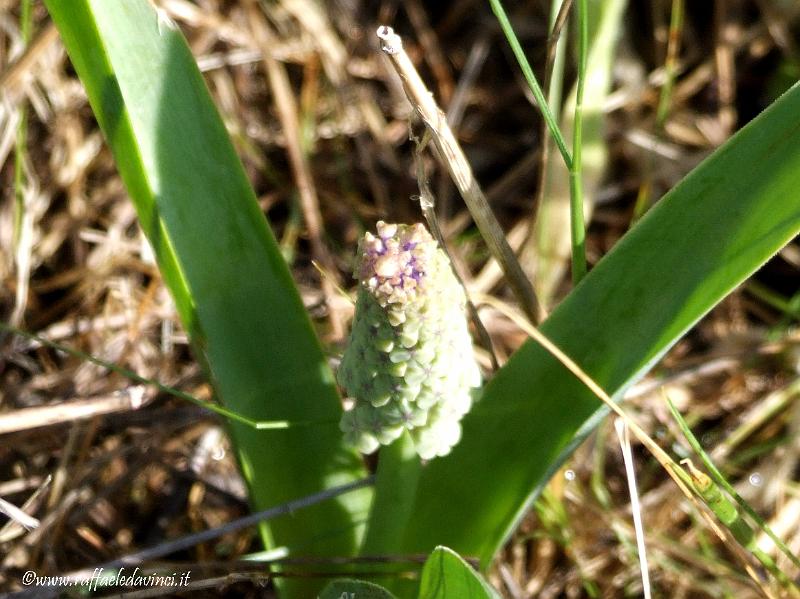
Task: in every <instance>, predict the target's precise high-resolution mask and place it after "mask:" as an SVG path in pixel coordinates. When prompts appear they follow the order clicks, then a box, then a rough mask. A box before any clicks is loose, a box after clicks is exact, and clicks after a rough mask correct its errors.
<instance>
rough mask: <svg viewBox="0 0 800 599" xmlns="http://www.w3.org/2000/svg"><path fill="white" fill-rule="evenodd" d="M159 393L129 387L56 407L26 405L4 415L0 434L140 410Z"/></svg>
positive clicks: (67, 401) (0, 420) (139, 387)
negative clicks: (29, 406) (27, 406)
mask: <svg viewBox="0 0 800 599" xmlns="http://www.w3.org/2000/svg"><path fill="white" fill-rule="evenodd" d="M154 397H155V393H153V392H152V391H150V392H146V390H145V388H144V387H141V386H136V387H129V388H127V389H124V390H122V391H119V392H116V393H112V394H110V395H102V396H99V397H91V398H88V399H69V400H66V401H63V402H59V403H57V404H55V405H52V406H37V407H34V408H24V409H22V410H15V411H13V412H8V413H4V414H0V435H4V434H8V433H13V432H18V431H24V430H28V429H32V428H39V427H43V426H51V425H54V424H62V423H65V422H74V421H76V420H85V419H87V418H93V417H95V416H101V415H103V414H114V413H118V412H127V411H129V410H138V409H139V408H141V407H143V406H145V405H147V403H149V402H150V401H151V400H152V399H153V398H154Z"/></svg>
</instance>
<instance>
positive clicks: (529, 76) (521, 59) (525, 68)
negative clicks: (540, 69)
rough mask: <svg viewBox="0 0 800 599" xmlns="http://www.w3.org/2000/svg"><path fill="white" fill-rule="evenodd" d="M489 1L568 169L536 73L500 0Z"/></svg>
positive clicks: (566, 156) (566, 153) (562, 143)
mask: <svg viewBox="0 0 800 599" xmlns="http://www.w3.org/2000/svg"><path fill="white" fill-rule="evenodd" d="M489 3H490V4H491V5H492V11H493V12H494V14H495V16H496V17H497V21H498V22H499V23H500V28H501V29H502V30H503V33H504V34H505V36H506V39H507V40H508V44H509V45H510V46H511V50H512V51H513V52H514V56H515V57H516V58H517V62H518V63H519V66H520V69H522V74H523V75H524V76H525V80H526V81H527V82H528V86H529V87H530V89H531V91H532V92H533V97H534V98H535V99H536V103H537V104H538V105H539V110H541V111H542V117H543V118H544V120H545V123H547V128H548V129H549V130H550V134H551V135H552V136H553V139H554V140H555V142H556V145H557V146H558V150H559V152H561V156H562V158H563V159H564V164H566V165H567V168H568V169H569V168H571V167H572V157H571V156H570V153H569V150H568V149H567V144H566V142H565V141H564V136H563V135H561V130H560V129H559V128H558V123H557V122H556V119H555V117H554V116H553V113H552V112H550V107H549V106H548V104H547V100H546V99H545V97H544V93H543V92H542V88H541V86H540V85H539V81H538V80H537V79H536V75H534V73H533V69H532V68H531V65H530V63H529V62H528V58H527V57H526V56H525V52H524V51H523V49H522V45H521V44H520V43H519V39H517V35H516V34H515V33H514V28H513V27H511V22H510V21H509V20H508V15H507V14H506V11H505V9H504V8H503V4H502V2H501V1H500V0H489Z"/></svg>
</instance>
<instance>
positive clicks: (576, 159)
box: [569, 0, 589, 285]
mask: <svg viewBox="0 0 800 599" xmlns="http://www.w3.org/2000/svg"><path fill="white" fill-rule="evenodd" d="M586 12H587V6H586V0H578V83H577V90H576V91H577V93H576V96H575V120H574V126H573V129H572V162H571V163H570V165H569V207H570V234H571V240H572V283H573V284H574V285H577V284H578V283H580V281H581V279H582V278H583V277H584V276H585V275H586V225H585V223H584V219H583V180H582V174H583V163H582V160H583V159H582V152H581V144H582V142H583V140H582V137H583V91H584V84H585V82H586V53H587V46H588V45H589V23H588V18H587V14H586Z"/></svg>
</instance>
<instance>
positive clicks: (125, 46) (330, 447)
mask: <svg viewBox="0 0 800 599" xmlns="http://www.w3.org/2000/svg"><path fill="white" fill-rule="evenodd" d="M46 4H47V7H48V9H49V11H50V14H51V15H52V18H53V20H54V21H55V23H56V25H57V27H58V29H59V32H60V33H61V36H62V39H63V40H64V44H65V46H66V48H67V51H68V53H69V55H70V58H71V60H72V63H73V65H74V66H75V69H76V71H77V72H78V75H79V76H80V78H81V80H82V81H83V84H84V86H85V87H86V90H87V93H88V96H89V100H90V103H91V105H92V108H93V110H94V113H95V115H96V117H97V120H98V122H99V123H100V126H101V128H102V130H103V132H104V134H105V136H106V139H107V141H108V144H109V146H110V147H111V150H112V151H113V153H114V157H115V159H116V163H117V166H118V168H119V171H120V174H121V175H122V178H123V180H124V182H125V185H126V187H127V189H128V192H129V194H130V196H131V199H132V200H133V202H134V204H135V206H136V210H137V212H138V215H139V219H140V222H141V226H142V229H143V230H144V232H145V234H146V235H147V237H148V239H149V240H150V243H151V244H152V246H153V248H154V250H155V253H156V256H157V259H158V263H159V266H160V268H161V272H162V273H163V276H164V279H165V281H166V282H167V285H168V286H169V288H170V291H171V292H172V295H173V297H174V298H175V302H176V304H177V306H178V310H179V313H180V316H181V319H182V321H183V323H184V325H185V326H186V328H187V330H188V331H189V332H190V335H191V338H192V345H193V348H194V351H195V354H196V356H197V357H198V359H199V360H200V361H201V363H203V364H204V365H205V367H206V368H207V371H208V374H209V376H210V377H211V380H212V381H213V383H214V388H215V390H216V392H217V394H218V396H219V398H220V399H221V400H222V402H223V403H224V404H225V405H226V406H227V407H228V408H231V409H233V410H234V411H236V412H239V413H241V414H243V415H245V416H247V417H249V418H252V419H256V420H260V421H267V420H288V421H293V422H296V421H303V422H307V421H320V423H319V424H313V425H308V426H304V427H294V428H291V429H289V430H279V431H257V430H254V429H253V428H249V427H247V426H245V425H241V424H231V425H230V430H231V433H232V435H233V439H234V442H235V445H236V448H237V452H238V455H239V460H240V464H241V468H242V472H243V473H244V476H245V478H246V480H247V482H248V485H249V488H250V496H251V500H252V503H253V505H254V507H256V508H258V509H263V508H267V507H271V506H274V505H276V504H280V503H283V502H286V501H289V500H291V499H296V498H299V497H302V496H304V495H307V494H310V493H314V492H317V491H320V490H322V489H324V488H327V487H330V486H333V485H337V484H343V483H346V482H349V481H353V480H355V479H357V478H360V477H362V476H363V475H364V471H363V467H362V465H361V461H360V459H359V457H358V456H357V455H356V454H355V453H354V452H353V451H351V450H348V449H346V448H345V447H344V445H343V443H342V438H341V434H340V432H339V430H338V427H337V422H338V420H339V417H340V415H341V406H340V402H339V398H338V395H337V391H336V386H335V384H334V379H333V376H332V373H331V371H330V369H329V368H328V366H327V363H326V361H325V358H324V356H323V353H322V351H321V348H320V346H319V344H318V341H317V339H316V337H315V335H314V332H313V329H312V327H311V323H310V322H309V320H308V317H307V315H306V313H305V311H304V308H303V305H302V303H301V301H300V298H299V295H298V293H297V291H296V289H295V287H294V284H293V282H292V279H291V276H290V273H289V270H288V268H287V266H286V264H285V263H284V261H283V259H282V257H281V254H280V252H279V251H278V247H277V244H276V242H275V238H274V236H273V234H272V232H271V231H270V229H269V227H268V226H267V222H266V220H265V218H264V216H263V214H262V213H261V211H260V210H259V208H258V205H257V203H256V198H255V195H254V193H253V190H252V188H251V187H250V184H249V183H248V181H247V178H246V176H245V173H244V169H243V168H242V165H241V163H240V161H239V159H238V157H237V156H236V153H235V151H234V148H233V146H232V144H231V142H230V139H229V138H228V135H227V132H226V131H225V127H224V126H223V124H222V121H221V119H220V117H219V114H218V113H217V110H216V108H215V107H214V104H213V102H212V100H211V98H210V95H209V93H208V90H207V88H206V85H205V83H204V81H203V79H202V76H201V75H200V72H199V71H198V69H197V66H196V64H195V62H194V60H193V58H192V55H191V53H190V51H189V49H188V46H187V45H186V42H185V40H184V38H183V37H182V35H181V34H180V32H179V31H178V30H177V28H176V27H175V25H174V24H173V23H171V22H170V21H169V20H167V19H166V18H165V17H163V16H162V15H160V14H157V13H156V11H155V10H154V9H153V7H152V6H151V4H150V3H149V2H147V0H125V1H124V2H117V1H114V2H109V1H108V0H70V1H69V2H66V1H63V0H47V2H46ZM369 497H370V493H369V491H367V492H363V491H358V492H355V493H352V494H348V495H345V496H341V497H339V498H338V499H336V500H334V501H331V502H329V503H326V504H323V505H321V506H319V507H314V508H310V509H308V510H303V511H300V512H297V513H295V514H293V515H292V516H291V517H286V518H282V519H280V520H276V521H275V522H274V523H271V524H270V526H269V529H268V530H265V531H264V539H265V541H266V543H267V545H269V546H286V547H288V549H289V551H290V553H300V554H303V555H310V554H314V555H342V554H345V555H347V554H352V553H353V552H354V551H355V548H356V547H357V544H358V542H359V536H360V531H359V530H358V529H357V528H355V527H354V525H353V522H354V521H357V520H359V519H363V518H364V517H365V513H366V510H367V508H368V504H369ZM307 584H310V585H311V586H310V587H308V586H307V587H306V588H305V591H304V592H303V593H301V596H308V595H309V592H310V589H311V588H318V587H316V586H315V585H316V584H318V583H307Z"/></svg>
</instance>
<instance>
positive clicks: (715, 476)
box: [664, 394, 800, 568]
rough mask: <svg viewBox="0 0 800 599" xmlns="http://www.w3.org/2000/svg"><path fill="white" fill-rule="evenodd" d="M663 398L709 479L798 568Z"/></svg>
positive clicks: (787, 550) (784, 545)
mask: <svg viewBox="0 0 800 599" xmlns="http://www.w3.org/2000/svg"><path fill="white" fill-rule="evenodd" d="M664 397H665V399H666V400H667V405H669V409H670V412H672V417H673V418H675V422H677V423H678V426H679V427H680V429H681V432H683V435H684V437H685V438H686V440H687V441H688V443H689V445H690V446H691V448H692V449H693V450H694V452H695V453H696V454H697V455H698V456H700V459H701V460H702V462H703V464H704V465H705V467H706V469H707V470H708V472H709V473H710V474H711V479H712V480H713V482H714V483H716V484H717V485H719V486H720V487H722V488H723V489H725V492H727V493H728V494H729V495H730V496H731V497H733V498H734V499H735V500H736V503H737V504H739V507H741V508H742V510H744V511H745V512H746V513H747V515H748V516H750V517H751V518H752V519H753V521H754V522H755V523H756V524H757V525H758V527H759V528H761V530H763V531H764V532H765V533H766V534H767V536H768V537H769V538H770V539H772V541H773V542H774V543H775V545H776V546H777V547H778V548H780V550H781V552H782V553H783V554H784V555H785V556H786V557H787V558H789V560H790V561H791V562H792V563H793V564H794V565H795V566H796V567H798V568H800V560H798V559H797V556H796V555H795V554H794V553H792V551H791V550H790V549H789V548H788V547H787V546H786V544H785V543H784V542H783V541H782V540H781V539H780V537H778V535H776V534H775V533H774V532H773V531H772V529H771V528H770V526H769V524H767V523H766V522H765V521H764V519H763V518H762V517H761V516H759V515H758V514H757V513H756V512H755V510H753V508H751V507H750V504H748V503H747V502H746V501H745V500H744V499H742V497H741V495H739V494H738V493H737V492H736V489H734V488H733V487H732V486H731V484H730V483H729V482H728V481H727V480H726V479H725V477H724V476H723V475H722V473H721V472H720V471H719V470H718V469H717V467H716V466H715V465H714V462H712V461H711V457H710V456H709V455H708V454H707V453H706V452H705V450H704V449H703V447H702V446H701V445H700V442H699V441H698V440H697V437H695V436H694V434H693V433H692V431H691V429H690V428H689V425H688V424H687V423H686V421H685V420H684V419H683V416H681V413H680V412H679V411H678V409H677V408H676V407H675V404H673V403H672V400H670V398H669V396H667V395H666V394H665V395H664ZM737 540H738V539H737ZM748 549H749V547H748ZM756 557H759V556H756ZM759 559H760V558H759Z"/></svg>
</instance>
